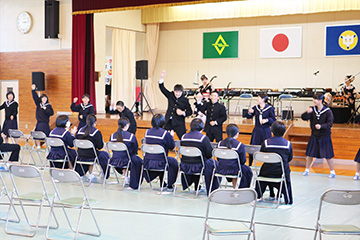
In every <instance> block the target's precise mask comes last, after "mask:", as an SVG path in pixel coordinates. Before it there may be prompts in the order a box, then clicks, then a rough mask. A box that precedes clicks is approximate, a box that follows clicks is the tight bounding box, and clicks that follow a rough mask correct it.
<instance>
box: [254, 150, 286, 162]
mask: <svg viewBox="0 0 360 240" xmlns="http://www.w3.org/2000/svg"><path fill="white" fill-rule="evenodd" d="M254 159H255V160H256V161H258V162H263V163H279V162H280V163H282V158H281V156H280V155H279V154H277V153H268V152H255V153H254Z"/></svg>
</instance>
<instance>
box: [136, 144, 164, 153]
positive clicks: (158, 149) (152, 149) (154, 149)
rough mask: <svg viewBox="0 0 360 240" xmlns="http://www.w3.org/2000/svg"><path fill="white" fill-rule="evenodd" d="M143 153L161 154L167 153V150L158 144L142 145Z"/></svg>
mask: <svg viewBox="0 0 360 240" xmlns="http://www.w3.org/2000/svg"><path fill="white" fill-rule="evenodd" d="M141 151H142V152H143V153H149V154H161V153H165V149H164V148H163V147H162V146H161V145H157V144H143V145H141Z"/></svg>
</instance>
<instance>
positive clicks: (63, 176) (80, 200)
mask: <svg viewBox="0 0 360 240" xmlns="http://www.w3.org/2000/svg"><path fill="white" fill-rule="evenodd" d="M50 176H51V180H52V183H53V185H54V188H55V195H56V197H55V198H53V200H52V203H51V211H50V216H49V221H48V225H47V229H46V239H50V238H49V228H50V219H51V216H52V214H54V207H61V208H62V210H63V212H64V215H65V218H66V220H67V222H68V224H69V227H70V228H71V230H72V231H73V232H74V233H75V237H74V239H77V236H78V234H79V233H81V234H85V235H91V236H95V237H99V236H100V235H101V231H100V228H99V225H98V223H97V221H96V218H95V215H94V213H93V210H92V205H94V204H97V203H98V201H97V200H95V199H90V198H89V197H88V196H87V194H86V191H85V187H84V185H83V183H82V181H81V177H80V175H79V174H78V173H77V172H75V171H74V170H70V169H59V168H51V169H50ZM55 180H57V181H59V183H58V184H67V183H68V184H71V185H70V186H71V187H72V188H73V187H75V186H78V187H79V188H81V189H79V190H78V191H74V193H75V195H70V196H69V191H67V192H66V193H63V194H62V195H63V196H64V195H66V197H61V195H60V193H59V188H57V187H56V184H55ZM74 183H75V184H74ZM62 189H67V188H66V187H65V188H64V186H63V187H62ZM65 208H77V209H80V212H79V216H78V218H77V224H76V226H75V228H74V227H73V225H72V224H71V221H70V218H69V216H68V214H67V212H66V210H65ZM85 209H89V211H90V213H91V216H92V218H93V220H94V223H95V226H96V229H97V232H96V233H90V232H84V231H80V230H79V229H80V222H81V218H82V215H83V212H84V210H85ZM86 220H87V221H86V225H89V221H88V220H89V219H86Z"/></svg>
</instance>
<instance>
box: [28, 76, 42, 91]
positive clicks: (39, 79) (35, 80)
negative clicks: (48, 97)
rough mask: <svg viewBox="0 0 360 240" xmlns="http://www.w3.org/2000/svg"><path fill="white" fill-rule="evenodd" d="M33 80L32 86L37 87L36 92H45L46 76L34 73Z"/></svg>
mask: <svg viewBox="0 0 360 240" xmlns="http://www.w3.org/2000/svg"><path fill="white" fill-rule="evenodd" d="M31 79H32V84H35V85H36V88H35V90H36V91H44V90H45V74H44V73H43V72H32V74H31Z"/></svg>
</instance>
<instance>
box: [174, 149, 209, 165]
mask: <svg viewBox="0 0 360 240" xmlns="http://www.w3.org/2000/svg"><path fill="white" fill-rule="evenodd" d="M179 154H180V156H186V157H191V158H195V157H200V159H201V163H202V165H203V166H205V165H204V158H203V155H202V153H201V151H200V149H198V148H197V147H185V146H180V148H179ZM180 159H181V158H180Z"/></svg>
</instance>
